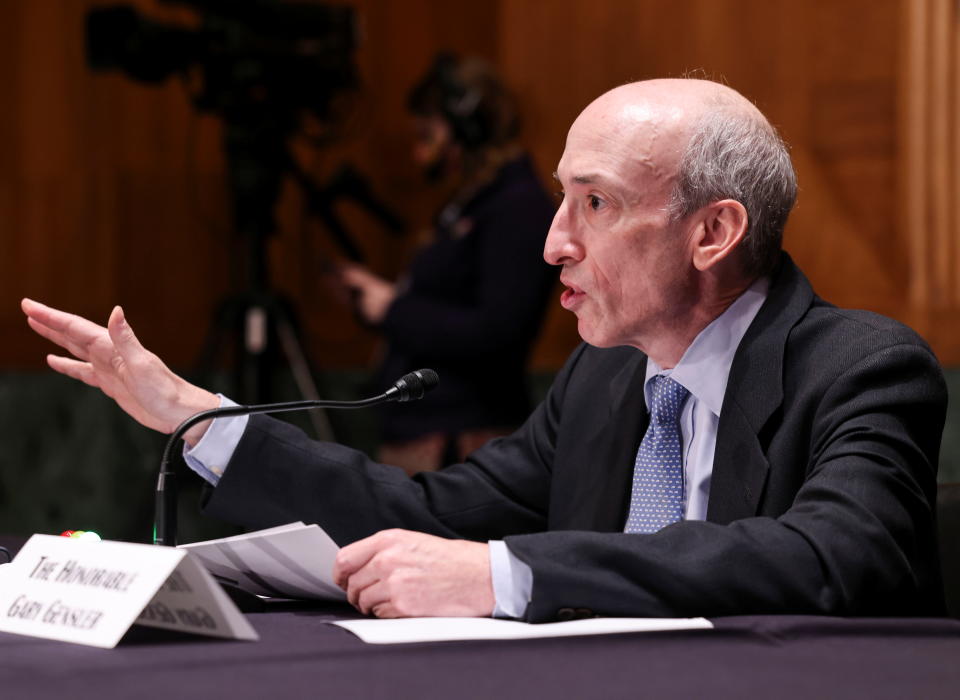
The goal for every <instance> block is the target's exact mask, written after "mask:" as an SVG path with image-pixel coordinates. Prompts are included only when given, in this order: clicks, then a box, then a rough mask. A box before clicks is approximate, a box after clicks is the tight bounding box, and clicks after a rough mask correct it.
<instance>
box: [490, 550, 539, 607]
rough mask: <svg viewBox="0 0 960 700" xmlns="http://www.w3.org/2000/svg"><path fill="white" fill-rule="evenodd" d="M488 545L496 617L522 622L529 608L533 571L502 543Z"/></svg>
mask: <svg viewBox="0 0 960 700" xmlns="http://www.w3.org/2000/svg"><path fill="white" fill-rule="evenodd" d="M487 544H488V545H489V546H490V577H491V578H492V579H493V597H494V601H495V602H494V607H493V616H494V617H512V618H517V619H519V618H522V617H523V616H524V613H526V611H527V605H529V604H530V593H531V592H532V591H533V571H532V570H531V569H530V567H529V566H528V565H527V564H526V563H524V562H522V561H520V560H519V559H518V558H517V557H515V556H514V555H513V554H512V553H511V552H510V549H509V547H507V545H506V543H505V542H504V541H503V540H490V541H489V542H488V543H487Z"/></svg>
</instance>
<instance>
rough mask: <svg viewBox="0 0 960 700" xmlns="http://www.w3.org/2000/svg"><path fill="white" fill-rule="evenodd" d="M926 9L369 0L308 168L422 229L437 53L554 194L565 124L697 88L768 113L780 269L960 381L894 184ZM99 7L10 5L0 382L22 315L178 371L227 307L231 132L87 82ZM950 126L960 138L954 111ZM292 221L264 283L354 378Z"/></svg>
mask: <svg viewBox="0 0 960 700" xmlns="http://www.w3.org/2000/svg"><path fill="white" fill-rule="evenodd" d="M923 1H924V2H926V0H923ZM911 2H912V0H844V2H834V1H833V0H806V1H805V2H795V0H630V1H628V0H496V1H494V0H462V1H460V2H453V3H451V2H444V1H443V0H355V1H354V2H352V3H351V4H353V5H354V6H356V7H357V9H358V11H359V13H360V15H361V16H362V17H363V34H364V40H363V45H362V47H361V49H360V50H359V51H358V54H357V59H358V64H359V66H360V69H361V71H362V74H363V76H364V82H365V88H364V90H363V92H362V94H361V95H360V96H359V98H358V99H357V100H356V103H355V105H354V107H353V109H352V115H353V118H352V119H351V121H350V123H349V125H348V127H347V128H345V129H344V135H343V138H342V139H341V140H340V142H339V143H338V144H337V145H336V146H334V147H331V148H326V149H324V150H321V151H314V150H311V149H309V148H306V147H305V146H303V144H298V147H297V153H298V155H299V156H300V157H301V158H302V159H303V161H304V162H305V163H306V164H307V165H308V167H309V168H310V170H311V171H312V172H313V173H314V174H315V175H316V176H317V177H318V178H321V179H322V178H324V177H325V176H327V175H328V174H329V173H330V172H332V171H333V169H334V168H335V167H336V166H337V165H338V164H339V163H340V162H342V161H344V160H349V161H350V162H352V163H354V164H355V165H356V166H357V167H358V168H360V169H361V170H362V171H364V172H365V173H366V174H367V175H368V176H369V177H370V179H371V181H372V184H373V187H374V189H375V190H376V191H377V192H379V193H380V194H381V195H382V196H383V198H384V199H385V200H387V201H388V202H389V203H390V204H392V205H393V206H394V207H395V208H396V209H397V210H398V211H399V212H401V213H402V214H403V215H404V216H405V217H406V218H407V219H408V221H410V222H411V223H413V224H414V225H415V227H416V226H422V225H423V224H424V223H425V222H426V221H427V219H428V217H429V214H430V212H431V210H432V208H433V206H435V204H436V194H435V193H431V192H430V191H428V190H426V189H425V188H424V187H423V186H422V183H421V182H420V178H419V176H418V175H417V173H416V172H415V171H414V169H413V167H412V166H411V165H410V163H409V159H408V158H407V150H408V126H407V123H406V119H405V115H404V111H403V98H404V94H405V92H406V90H407V88H408V86H409V85H410V84H411V83H412V81H413V80H414V79H415V78H416V77H417V76H418V75H419V74H420V73H421V72H422V70H423V69H424V68H425V67H426V66H427V65H428V64H429V61H430V58H431V57H432V55H433V54H434V52H435V51H437V50H438V49H441V48H445V49H455V50H458V51H460V52H462V53H476V54H479V55H482V56H485V57H487V58H489V59H490V60H492V61H494V62H495V63H496V64H497V65H498V66H499V68H500V69H501V71H502V72H503V74H504V76H505V77H506V79H507V80H508V82H509V83H510V84H511V85H512V86H513V87H514V89H515V91H516V92H517V93H518V94H519V95H520V96H521V103H522V106H523V112H524V117H525V122H526V124H527V131H526V137H525V138H526V142H527V144H528V145H529V147H530V149H531V150H532V152H533V154H534V156H535V158H536V160H537V163H538V166H539V168H540V170H541V173H542V174H543V176H544V178H545V179H548V178H549V173H550V172H551V171H552V170H553V168H554V167H555V164H556V162H557V160H558V159H559V156H560V153H561V151H562V148H563V141H564V137H565V134H566V129H567V127H568V126H569V124H570V122H571V121H572V119H573V118H574V117H575V116H576V114H577V113H578V112H579V110H580V109H582V108H583V106H585V105H586V104H587V103H588V102H589V101H590V100H591V99H593V98H594V97H596V96H597V95H598V94H599V93H601V92H602V91H604V90H605V89H607V88H609V87H612V86H614V85H616V84H618V83H621V82H625V81H628V80H636V79H642V78H646V77H654V76H678V75H683V74H685V73H687V72H689V71H697V70H700V71H703V73H704V74H706V75H707V76H710V77H716V78H721V79H723V80H726V81H727V82H728V83H729V84H730V85H732V86H733V87H735V88H737V89H738V90H740V91H741V92H743V93H744V94H746V95H747V96H748V97H750V98H751V99H753V100H754V101H755V102H756V103H757V104H758V106H759V107H760V108H761V109H762V110H763V111H764V112H765V113H767V114H768V115H769V117H770V118H771V121H773V122H774V124H776V125H777V126H778V127H779V128H780V129H781V131H782V133H783V135H784V137H785V139H786V140H787V141H788V143H790V145H791V147H792V149H793V154H794V158H795V162H796V164H797V169H798V173H799V178H800V186H801V191H800V200H799V204H798V208H797V210H796V212H795V214H794V215H793V217H792V219H791V221H790V224H789V226H788V232H787V236H786V247H787V249H788V250H789V251H790V252H791V253H792V254H793V255H794V258H795V259H796V260H797V261H798V262H799V263H800V265H801V266H802V267H803V268H804V269H805V270H806V272H807V273H808V275H809V276H810V277H811V279H812V281H813V283H814V286H815V288H816V289H817V290H818V291H819V292H820V293H821V294H822V295H823V296H825V297H826V298H828V299H830V300H831V301H834V302H835V303H838V304H841V305H845V306H858V307H865V308H871V309H874V310H877V311H880V312H882V313H886V314H889V315H893V316H896V317H898V318H901V319H903V320H906V321H907V322H910V323H912V324H914V325H915V326H917V327H918V328H919V329H920V330H921V331H922V332H924V333H926V334H927V335H928V336H929V337H930V338H931V340H932V341H933V342H934V344H935V349H936V350H937V351H938V352H939V354H940V355H941V358H942V359H943V360H944V361H945V362H947V363H958V362H960V328H958V326H957V325H956V324H953V323H948V322H942V323H941V322H940V320H941V317H943V315H944V314H945V313H946V314H947V316H949V313H952V311H951V309H953V306H952V305H953V304H954V302H957V301H958V299H957V298H956V295H955V296H954V299H953V301H951V302H950V304H948V305H947V308H946V309H944V307H943V306H942V305H940V306H938V308H939V309H940V311H938V313H939V314H940V316H935V315H931V308H932V307H931V298H930V297H924V296H922V295H921V296H918V295H917V294H915V293H911V291H910V290H911V289H915V288H916V286H917V285H918V284H922V280H924V279H926V276H927V275H928V274H929V273H930V269H931V268H930V266H932V265H940V266H942V267H943V266H947V267H951V269H952V266H953V265H954V262H955V260H950V261H947V262H945V261H943V260H939V259H935V258H932V257H931V256H929V255H927V256H926V257H924V256H921V257H918V254H917V252H916V251H917V250H918V246H917V239H916V237H917V236H928V235H931V232H930V230H929V226H925V225H924V223H918V222H917V221H916V220H915V218H910V217H915V216H916V214H913V215H910V217H908V216H907V215H906V214H905V213H904V212H905V211H906V209H905V202H904V199H905V195H904V193H905V191H906V189H905V187H906V185H905V182H906V180H905V179H904V175H903V174H904V173H905V172H907V170H906V169H905V168H906V164H907V162H908V161H909V159H910V158H914V159H916V158H917V155H916V153H917V152H916V149H915V148H913V147H912V146H911V145H910V139H909V133H911V132H910V130H909V129H910V128H911V127H910V126H909V123H910V119H909V118H908V115H909V110H907V109H906V108H905V105H906V104H907V100H906V99H905V98H904V94H905V93H904V90H905V89H906V88H907V87H908V86H910V85H911V84H913V83H912V81H915V80H917V77H916V75H914V74H911V73H910V72H909V71H907V70H905V68H904V66H905V65H907V64H908V63H909V58H910V56H912V55H913V54H911V51H915V50H916V46H915V45H913V44H911V43H910V42H909V41H908V38H907V36H906V34H907V32H908V29H907V28H908V27H909V26H911V25H910V24H909V22H908V17H909V15H910V12H909V11H910V4H911ZM917 2H920V0H917ZM95 4H98V3H93V2H89V1H87V0H84V1H81V0H0V95H3V103H4V105H5V108H4V109H0V236H2V240H3V243H4V245H3V248H2V251H3V252H2V254H0V331H2V333H3V337H4V339H5V342H4V344H3V345H2V346H0V368H12V367H36V366H39V363H40V361H41V359H40V358H42V355H43V352H44V351H45V349H46V346H45V344H44V343H42V342H41V341H38V340H35V339H33V338H31V337H30V335H29V333H28V332H27V331H26V329H25V326H24V324H23V323H22V320H21V317H20V314H19V311H18V309H17V301H18V299H19V298H20V297H21V296H24V295H32V296H36V297H37V298H40V299H43V300H47V301H49V302H51V303H54V304H59V305H63V306H65V307H67V308H70V309H73V310H76V311H77V312H79V313H82V314H85V315H89V316H92V317H95V318H99V319H103V318H105V317H106V315H107V314H108V313H109V309H110V307H111V306H112V304H114V303H117V302H120V303H123V304H124V306H125V308H126V309H127V312H128V315H129V316H130V318H131V319H132V321H133V322H134V325H135V327H136V328H137V329H138V331H139V334H140V335H141V337H142V339H143V340H144V341H145V342H146V343H148V344H149V345H150V346H151V347H153V348H154V349H156V351H157V352H158V353H159V354H161V355H162V356H164V357H166V358H168V359H169V361H170V362H171V363H173V364H175V365H178V366H186V365H189V364H190V363H191V362H192V361H193V359H194V358H195V357H196V355H197V353H198V351H199V348H200V345H201V342H202V340H203V336H204V334H205V333H206V330H207V328H208V327H209V324H210V319H211V314H212V312H213V308H214V306H215V304H216V302H217V300H218V299H220V298H222V297H223V296H224V295H226V294H228V293H229V292H230V291H231V284H232V283H233V280H232V275H231V272H230V269H229V268H230V266H229V265H228V264H227V262H228V261H229V259H230V255H229V250H230V249H231V246H235V245H237V244H238V242H237V241H236V239H235V237H234V236H233V235H232V234H231V233H230V231H229V227H228V225H227V223H226V221H227V216H226V197H225V191H224V185H223V178H222V174H223V163H222V156H221V153H220V146H219V123H218V121H217V119H216V118H215V117H213V116H210V115H198V114H196V113H195V111H194V110H193V109H192V108H191V106H190V104H189V101H188V99H187V97H186V95H185V92H184V90H183V88H182V87H181V86H180V85H179V84H177V83H176V82H173V81H171V82H170V83H168V84H166V85H163V86H160V87H151V86H145V85H141V84H136V83H133V82H131V81H129V80H127V79H126V78H124V77H122V76H120V75H117V74H109V75H104V74H96V75H95V74H92V73H91V72H90V71H89V70H88V69H87V68H86V67H85V65H84V59H83V38H82V24H83V17H84V15H85V13H86V11H87V10H88V9H89V7H91V6H93V5H95ZM946 4H949V3H946ZM138 6H139V7H141V8H144V9H145V10H146V11H148V12H150V13H151V14H153V15H154V16H158V17H164V18H170V17H172V16H176V17H180V16H182V14H183V13H182V11H181V10H177V9H176V8H174V9H171V8H169V6H166V5H163V4H162V3H156V2H149V1H148V0H142V1H141V2H139V3H138ZM171 13H173V14H171ZM954 79H955V78H954ZM948 114H950V115H952V118H954V119H955V118H956V104H954V106H953V111H952V112H948ZM911 118H912V117H911ZM948 118H950V117H948ZM925 143H928V146H927V147H928V148H931V149H932V150H934V151H936V149H937V148H939V145H938V144H933V143H931V142H929V141H927V142H925ZM943 147H944V148H946V146H943ZM923 162H924V161H923V160H922V157H921V166H922V163H923ZM920 206H921V207H923V206H926V205H925V204H921V205H920ZM343 214H344V217H345V219H346V220H347V221H348V223H349V224H350V226H351V228H352V231H353V233H354V235H355V236H356V237H357V239H358V240H359V241H360V242H361V243H362V245H363V247H364V250H365V251H366V252H367V254H368V257H369V258H370V262H371V265H372V266H373V267H374V268H375V269H377V270H378V271H380V272H382V273H384V274H392V273H395V272H396V271H397V270H398V269H400V267H401V265H402V261H403V260H404V258H405V256H406V255H407V254H408V253H409V251H410V249H411V247H412V239H413V236H409V237H407V238H405V239H396V238H392V237H390V236H389V235H387V234H385V233H384V232H382V231H381V230H380V229H379V228H378V227H377V225H376V224H374V223H373V222H371V221H370V220H369V218H368V217H366V216H365V215H363V213H362V212H359V211H356V210H352V209H350V208H349V207H347V208H345V209H344V211H343ZM948 218H949V217H948ZM953 218H955V217H953ZM280 221H281V232H280V233H279V234H278V235H277V236H275V237H273V239H272V240H271V241H270V246H269V249H270V258H271V270H272V274H273V278H274V280H275V282H276V283H277V286H278V287H279V288H280V289H281V290H282V291H283V292H284V293H286V294H287V295H288V296H289V297H291V298H292V299H293V300H294V301H295V302H296V303H297V304H298V307H299V309H300V311H301V315H302V316H303V319H304V321H305V325H306V329H307V337H308V341H309V347H310V349H311V351H312V353H313V354H314V356H315V357H316V359H317V360H318V364H319V365H320V366H322V367H340V366H353V367H356V366H360V365H363V364H364V363H365V362H367V361H369V360H370V358H371V357H372V355H373V353H375V349H376V342H375V336H374V335H373V334H371V333H370V332H369V331H367V330H364V329H363V328H360V327H359V326H358V325H357V324H356V323H355V322H354V320H353V318H352V315H351V313H350V312H349V310H348V309H347V307H346V306H345V305H344V304H343V303H342V302H341V300H339V299H338V298H336V295H335V294H334V293H333V292H332V290H331V288H330V287H329V286H328V285H327V284H326V283H325V281H324V277H323V274H322V269H323V266H324V264H325V263H326V262H327V261H328V260H329V259H330V258H331V257H332V256H333V255H334V251H333V248H332V247H331V244H330V242H329V240H328V236H327V235H326V234H325V233H324V231H323V230H322V228H321V227H320V226H319V225H318V224H316V223H314V222H310V221H307V220H305V217H304V216H303V214H302V202H301V197H300V195H299V193H298V192H297V191H296V189H295V188H293V187H287V188H285V190H284V193H283V196H282V199H281V204H280ZM925 223H927V224H929V222H925ZM950 274H952V275H953V277H951V279H956V274H957V273H955V272H952V273H950ZM944 318H945V317H944ZM948 320H949V319H948ZM575 342H576V330H575V324H574V323H572V319H571V318H569V317H568V316H566V315H565V314H564V312H562V310H560V309H559V308H556V309H554V310H553V311H552V312H551V315H550V317H549V320H548V324H547V327H546V330H545V333H544V335H543V338H542V339H541V342H540V343H539V345H538V350H537V355H536V362H537V365H538V366H539V367H541V368H553V367H556V366H557V365H558V364H559V363H560V362H561V361H562V359H563V357H564V356H565V355H566V353H567V352H568V351H569V349H570V348H571V347H572V345H573V344H574V343H575Z"/></svg>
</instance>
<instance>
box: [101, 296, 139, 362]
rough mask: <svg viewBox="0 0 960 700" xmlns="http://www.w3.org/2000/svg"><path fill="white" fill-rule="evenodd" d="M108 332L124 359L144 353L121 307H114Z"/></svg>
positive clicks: (108, 323) (108, 322)
mask: <svg viewBox="0 0 960 700" xmlns="http://www.w3.org/2000/svg"><path fill="white" fill-rule="evenodd" d="M107 331H108V332H109V333H110V340H112V341H113V344H114V346H115V347H116V348H117V350H118V351H119V352H120V355H121V356H122V357H123V358H124V359H127V358H128V357H129V356H130V354H132V353H137V352H143V351H144V349H143V346H142V345H141V344H140V341H139V340H137V336H136V334H135V333H134V332H133V328H131V327H130V324H129V323H127V317H126V316H125V315H124V313H123V309H122V308H121V307H119V306H114V307H113V311H112V312H111V313H110V320H108V321H107Z"/></svg>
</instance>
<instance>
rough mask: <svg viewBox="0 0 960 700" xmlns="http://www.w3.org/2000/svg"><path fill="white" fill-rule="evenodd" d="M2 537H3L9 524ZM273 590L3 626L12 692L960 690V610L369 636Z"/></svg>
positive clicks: (1, 648) (501, 694) (60, 699)
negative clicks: (220, 617)
mask: <svg viewBox="0 0 960 700" xmlns="http://www.w3.org/2000/svg"><path fill="white" fill-rule="evenodd" d="M0 544H3V542H2V539H0ZM356 616H357V615H356V614H355V613H353V612H352V611H351V610H350V609H349V608H346V607H342V606H330V605H328V606H322V605H305V604H297V605H289V604H287V605H272V606H270V607H269V608H268V611H267V612H264V613H257V614H251V615H249V620H250V621H251V623H252V624H253V626H254V627H255V628H256V629H257V631H258V633H259V634H260V641H259V642H230V641H218V640H211V639H205V638H201V637H189V636H186V635H180V634H174V633H170V632H164V631H161V630H150V629H146V628H139V627H135V628H134V629H133V630H132V631H131V632H130V633H129V634H128V635H127V636H126V637H125V638H124V639H123V641H121V643H120V645H119V646H118V647H117V648H116V649H112V650H104V649H95V648H91V647H83V646H77V645H72V644H66V643H61V642H53V641H45V640H39V639H32V638H28V637H21V636H16V635H10V634H3V633H0V698H2V699H3V700H15V699H17V700H18V699H19V698H29V699H30V700H45V699H47V698H50V699H53V698H56V699H57V700H64V699H67V698H98V699H101V700H110V699H113V698H123V699H125V700H126V699H129V698H133V699H135V700H150V699H153V698H207V699H210V700H213V699H215V698H216V699H219V698H231V699H232V698H236V699H238V700H242V699H246V698H251V699H252V698H258V699H259V698H267V699H268V700H283V699H286V698H307V697H309V698H465V699H466V698H494V699H495V700H510V699H511V698H524V699H530V698H551V699H564V698H646V697H650V698H710V699H717V700H720V699H723V698H737V699H741V698H752V697H770V698H813V697H817V698H872V699H879V700H882V699H885V698H898V699H899V698H932V699H937V698H951V699H952V700H955V699H956V698H958V697H960V621H957V620H948V619H843V618H827V617H799V616H797V617H792V616H755V617H754V616H752V617H730V618H719V619H716V620H714V621H713V622H714V624H715V626H716V628H715V629H714V630H697V631H683V632H655V633H630V634H617V635H606V636H592V637H567V638H557V639H531V640H514V641H509V642H504V641H476V642H448V643H424V644H402V645H383V646H378V645H367V644H365V643H364V642H362V641H360V640H359V639H358V638H356V637H354V636H353V635H352V634H351V633H350V632H347V631H346V630H343V629H340V628H338V627H334V626H331V625H328V624H326V622H327V621H329V620H333V619H341V618H344V617H356Z"/></svg>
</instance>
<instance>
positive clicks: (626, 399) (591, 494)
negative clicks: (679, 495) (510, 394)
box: [558, 350, 649, 532]
mask: <svg viewBox="0 0 960 700" xmlns="http://www.w3.org/2000/svg"><path fill="white" fill-rule="evenodd" d="M646 370H647V358H646V356H645V355H644V354H643V353H641V352H640V351H639V350H638V351H637V352H636V355H635V356H634V357H633V358H631V360H630V361H629V362H627V363H625V364H624V366H623V368H622V369H621V370H620V371H619V372H617V373H616V375H615V376H614V377H613V378H612V379H611V381H610V382H609V384H607V385H606V387H604V390H605V391H606V392H607V397H608V399H607V400H605V401H603V402H602V403H600V404H598V405H604V404H605V405H606V406H607V409H606V410H605V414H606V415H604V416H598V417H597V420H596V421H595V422H594V426H595V430H594V431H593V433H592V434H591V435H589V436H586V437H585V438H584V439H583V441H582V444H581V445H580V448H581V449H580V459H581V460H582V461H583V462H584V464H583V465H582V468H578V469H576V470H575V471H574V474H575V478H576V485H575V486H573V487H572V488H574V489H575V491H573V493H576V494H578V496H577V498H576V499H575V502H576V510H575V512H566V513H563V514H562V515H561V514H558V515H561V517H562V520H563V524H562V526H561V527H563V528H564V529H585V530H594V531H599V532H616V531H619V530H622V529H623V524H624V522H625V521H626V518H627V508H628V507H629V504H630V490H631V484H632V481H633V465H634V461H635V458H636V453H637V448H638V447H639V445H640V440H641V439H642V438H643V433H644V431H645V430H646V429H647V421H648V420H649V416H648V414H647V407H646V402H645V401H644V397H643V379H644V375H645V374H646ZM601 410H603V409H601ZM558 524H559V523H558Z"/></svg>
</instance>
